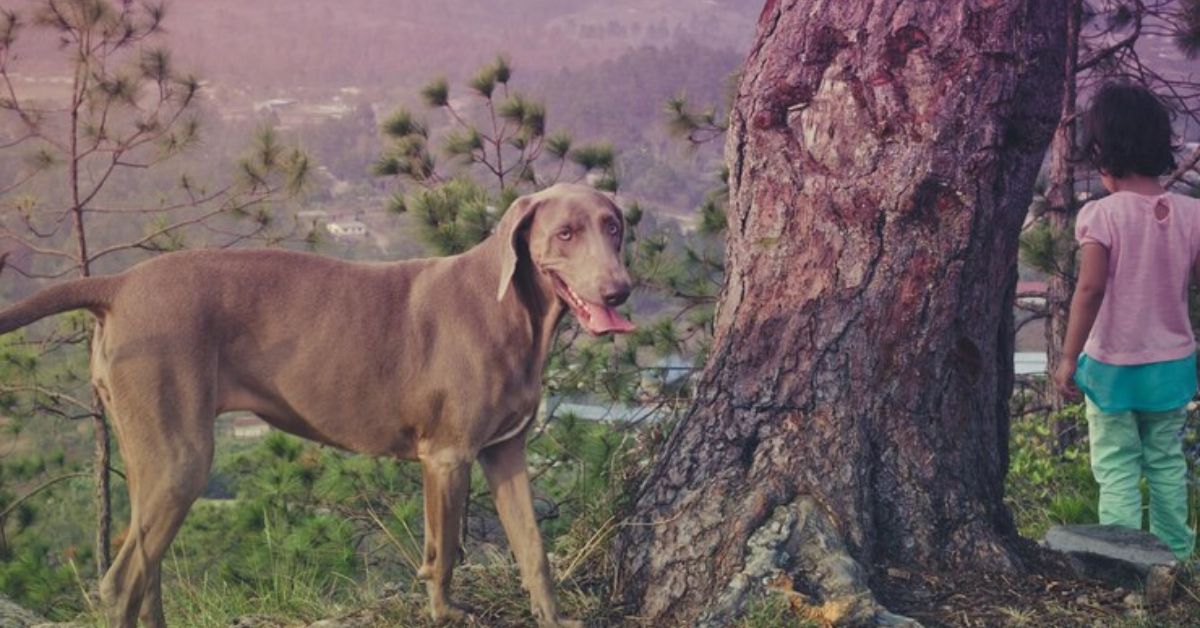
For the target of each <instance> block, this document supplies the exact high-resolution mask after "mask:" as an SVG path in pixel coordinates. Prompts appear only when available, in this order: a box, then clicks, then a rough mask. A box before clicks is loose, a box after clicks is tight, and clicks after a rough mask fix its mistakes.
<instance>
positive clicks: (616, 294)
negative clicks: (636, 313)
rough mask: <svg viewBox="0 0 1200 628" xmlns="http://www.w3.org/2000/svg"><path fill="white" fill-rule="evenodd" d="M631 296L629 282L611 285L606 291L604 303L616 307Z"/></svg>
mask: <svg viewBox="0 0 1200 628" xmlns="http://www.w3.org/2000/svg"><path fill="white" fill-rule="evenodd" d="M628 298H629V284H627V283H619V284H617V285H615V286H611V287H610V288H609V289H608V291H607V292H605V293H604V304H605V305H607V306H609V307H616V306H618V305H620V304H622V303H624V302H625V300H626V299H628Z"/></svg>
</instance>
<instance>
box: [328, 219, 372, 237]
mask: <svg viewBox="0 0 1200 628" xmlns="http://www.w3.org/2000/svg"><path fill="white" fill-rule="evenodd" d="M325 230H326V231H328V232H329V235H331V236H333V237H334V239H336V240H363V239H366V237H367V226H366V225H365V224H363V223H361V222H359V221H357V220H338V221H336V222H331V223H329V224H327V225H325Z"/></svg>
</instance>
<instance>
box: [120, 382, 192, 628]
mask: <svg viewBox="0 0 1200 628" xmlns="http://www.w3.org/2000/svg"><path fill="white" fill-rule="evenodd" d="M133 369H136V370H133ZM195 371H196V369H191V368H187V365H179V364H153V365H151V364H139V365H137V366H135V367H130V369H129V370H126V371H125V372H120V373H115V374H114V377H112V378H110V384H115V385H113V386H112V390H111V394H109V393H108V391H105V392H103V393H102V396H103V397H104V398H105V404H106V406H107V407H108V409H109V411H110V413H111V414H112V420H113V424H114V426H115V427H116V432H117V437H118V440H119V442H120V445H121V454H122V457H123V459H124V460H125V472H126V477H127V482H128V488H129V501H130V515H129V533H128V535H127V536H126V540H125V543H124V545H122V546H121V549H120V551H119V552H118V553H117V556H116V558H115V559H114V560H113V564H112V567H110V568H109V570H108V573H106V574H105V576H104V578H103V580H102V581H101V584H100V594H101V600H102V601H103V603H104V606H105V608H106V610H107V613H108V620H109V625H110V626H112V627H113V628H118V627H119V628H133V626H135V625H136V621H137V619H138V618H139V617H140V619H141V621H142V625H143V626H144V627H146V628H164V627H165V626H166V620H165V617H164V616H163V610H162V591H161V586H160V582H161V563H162V557H163V554H164V553H165V552H166V550H167V547H168V546H169V545H170V543H171V540H172V539H174V538H175V534H176V532H178V530H179V527H180V525H182V523H183V519H184V517H185V516H186V515H187V512H188V509H189V508H190V507H191V505H192V502H194V501H195V500H196V498H197V497H199V496H200V493H202V492H203V491H204V487H205V485H206V484H207V482H208V471H209V467H210V466H211V465H212V455H213V429H212V425H213V416H214V414H215V410H214V407H213V400H212V393H211V387H209V386H206V385H205V384H206V383H208V382H211V381H212V379H211V377H207V378H206V377H204V376H203V374H201V373H197V372H195ZM121 382H124V384H121ZM98 388H100V386H98Z"/></svg>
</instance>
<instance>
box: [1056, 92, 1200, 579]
mask: <svg viewBox="0 0 1200 628" xmlns="http://www.w3.org/2000/svg"><path fill="white" fill-rule="evenodd" d="M1083 130H1084V145H1083V151H1084V158H1085V159H1086V160H1088V161H1090V162H1091V164H1092V165H1093V166H1094V167H1095V168H1096V169H1097V170H1099V171H1100V180H1101V182H1102V183H1103V185H1104V188H1105V189H1106V190H1108V191H1109V192H1110V193H1111V194H1110V195H1109V196H1107V197H1105V198H1102V199H1100V200H1096V201H1092V202H1090V203H1088V204H1086V205H1084V207H1083V209H1081V210H1080V211H1079V218H1078V220H1077V221H1076V225H1075V237H1076V239H1077V240H1078V241H1079V245H1080V253H1081V258H1080V263H1079V280H1078V283H1077V285H1076V287H1075V295H1074V297H1073V298H1072V300H1071V315H1070V318H1069V320H1068V323H1067V335H1066V339H1065V340H1064V342H1063V351H1062V361H1061V362H1060V363H1059V364H1058V368H1057V369H1056V370H1055V372H1054V383H1055V385H1056V386H1057V387H1058V389H1059V390H1060V391H1061V392H1062V393H1063V395H1064V396H1065V397H1066V398H1068V399H1078V397H1079V392H1080V390H1082V392H1083V395H1084V396H1085V397H1086V402H1087V420H1088V436H1089V441H1090V445H1091V452H1092V472H1093V473H1094V474H1095V476H1096V482H1097V483H1098V484H1099V485H1100V523H1105V524H1116V525H1121V526H1126V527H1130V528H1135V529H1141V527H1142V493H1141V490H1140V487H1139V483H1140V481H1141V478H1142V476H1143V475H1144V476H1145V477H1146V481H1147V483H1148V484H1149V485H1150V531H1151V532H1152V533H1154V535H1155V536H1157V537H1158V538H1160V539H1162V540H1163V541H1164V542H1165V543H1166V544H1167V545H1168V546H1169V547H1170V548H1171V551H1172V552H1174V553H1175V555H1176V556H1177V557H1178V558H1179V559H1181V560H1183V559H1187V558H1188V557H1190V556H1191V554H1192V549H1193V547H1194V545H1195V533H1194V532H1193V531H1192V530H1191V529H1190V528H1189V527H1188V519H1187V516H1188V493H1187V461H1186V460H1185V459H1184V456H1183V447H1182V442H1181V438H1180V431H1181V429H1182V427H1183V424H1184V421H1185V419H1186V418H1187V404H1188V402H1189V401H1190V400H1191V399H1192V396H1193V395H1194V394H1195V392H1196V356H1195V352H1196V341H1195V339H1194V337H1193V335H1192V326H1191V321H1190V320H1189V318H1188V283H1189V279H1191V277H1192V276H1193V273H1196V274H1197V275H1200V258H1198V257H1197V254H1198V253H1200V201H1198V200H1196V199H1191V198H1188V197H1185V196H1182V195H1178V194H1172V193H1169V192H1167V191H1166V190H1165V189H1164V188H1163V187H1162V185H1160V184H1159V181H1158V177H1159V176H1161V175H1164V174H1166V173H1168V172H1170V171H1171V170H1172V169H1173V168H1174V167H1175V161H1174V159H1173V157H1172V155H1171V121H1170V115H1169V114H1168V112H1167V110H1166V108H1165V107H1164V106H1163V104H1162V103H1161V102H1160V101H1159V100H1158V99H1157V98H1156V97H1155V96H1154V94H1152V93H1151V92H1150V91H1148V90H1146V89H1144V88H1142V87H1138V86H1133V85H1126V84H1110V85H1106V86H1104V87H1103V88H1101V90H1100V92H1099V93H1098V94H1096V97H1095V98H1094V99H1093V100H1092V105H1091V108H1090V109H1089V110H1088V112H1087V113H1086V114H1085V117H1084V119H1083ZM1085 341H1086V342H1085ZM1076 384H1078V388H1076Z"/></svg>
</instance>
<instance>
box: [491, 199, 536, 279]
mask: <svg viewBox="0 0 1200 628" xmlns="http://www.w3.org/2000/svg"><path fill="white" fill-rule="evenodd" d="M537 205H538V202H537V201H536V200H534V198H533V197H531V196H522V197H521V198H518V199H517V200H515V201H513V204H512V205H510V206H509V208H508V211H506V212H504V216H503V217H502V218H500V224H498V225H496V236H495V237H497V238H499V239H500V242H502V243H503V244H504V246H502V247H501V249H500V250H501V253H500V290H499V292H497V293H496V300H497V301H502V300H504V293H506V292H508V286H509V284H511V283H512V278H513V273H515V272H517V246H518V245H519V244H520V241H519V240H520V237H521V228H522V227H524V226H525V225H527V224H529V221H530V220H532V219H533V212H534V210H535V209H537Z"/></svg>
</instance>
